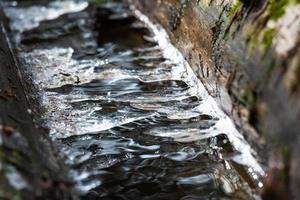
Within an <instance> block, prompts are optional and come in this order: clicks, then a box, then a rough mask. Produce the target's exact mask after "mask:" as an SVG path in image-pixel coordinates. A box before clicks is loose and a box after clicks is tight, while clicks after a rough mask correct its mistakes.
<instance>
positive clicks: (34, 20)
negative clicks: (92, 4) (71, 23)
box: [4, 0, 88, 33]
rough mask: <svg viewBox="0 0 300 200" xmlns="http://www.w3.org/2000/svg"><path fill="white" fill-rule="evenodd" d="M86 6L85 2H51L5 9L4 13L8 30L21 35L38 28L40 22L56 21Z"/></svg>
mask: <svg viewBox="0 0 300 200" xmlns="http://www.w3.org/2000/svg"><path fill="white" fill-rule="evenodd" d="M87 6H88V3H87V2H86V1H69V0H68V1H52V2H51V3H49V4H48V5H47V6H30V7H27V8H20V7H6V8H5V9H4V12H5V14H6V16H7V17H8V18H9V19H10V28H11V29H12V30H14V31H18V32H21V33H22V32H24V31H28V30H31V29H33V28H36V27H38V26H39V25H40V23H41V22H42V21H45V20H52V19H56V18H58V17H59V16H61V15H63V14H66V13H72V12H78V11H81V10H83V9H85V8H86V7H87Z"/></svg>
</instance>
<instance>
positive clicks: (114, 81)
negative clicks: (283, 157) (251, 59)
mask: <svg viewBox="0 0 300 200" xmlns="http://www.w3.org/2000/svg"><path fill="white" fill-rule="evenodd" d="M33 2H34V1H33ZM33 2H31V3H30V2H29V3H28V2H27V5H26V7H22V5H18V4H7V5H6V6H8V7H9V8H7V9H6V10H7V13H6V14H7V16H8V17H9V18H10V19H11V26H12V29H13V30H16V31H18V33H17V34H18V35H19V38H18V41H17V42H19V43H18V46H19V48H20V49H21V50H20V59H21V60H22V61H23V62H24V63H25V66H26V67H27V70H28V73H30V75H31V78H32V80H33V83H34V84H35V86H36V87H37V88H38V89H39V91H40V94H39V95H40V97H41V106H42V107H43V108H44V110H45V112H44V113H43V119H44V121H45V125H46V126H47V127H49V128H50V135H51V137H52V139H53V142H54V144H56V145H57V147H58V149H59V152H60V155H61V156H62V157H63V158H64V160H65V162H66V164H68V165H69V166H70V168H71V170H70V174H69V175H70V177H71V178H72V179H73V180H74V181H75V182H76V188H77V189H78V190H79V191H81V192H82V195H83V196H85V198H89V199H211V198H213V199H230V198H232V197H236V198H240V199H249V198H250V196H249V195H252V192H253V190H252V189H254V188H257V187H258V184H259V187H261V184H262V183H260V181H259V178H258V177H260V176H263V175H264V172H263V170H262V169H261V167H260V166H259V164H258V163H257V161H256V160H255V159H254V157H253V156H252V153H253V151H252V150H251V148H250V146H249V145H248V144H247V143H246V142H245V141H244V139H243V137H242V136H241V135H240V134H239V133H238V132H237V130H236V128H235V127H234V124H233V123H232V121H231V120H230V119H229V118H228V117H227V116H226V115H225V114H224V113H223V112H222V111H221V110H220V109H219V108H218V106H217V104H216V103H215V101H214V100H213V99H212V97H210V96H209V95H208V93H207V92H206V90H205V89H204V87H203V85H202V84H201V82H200V81H199V80H198V79H197V77H196V76H195V75H194V73H193V71H192V70H191V68H190V66H189V65H188V63H187V62H186V61H185V59H184V58H183V56H182V55H181V53H180V52H179V51H178V50H177V49H176V48H175V47H174V46H173V45H172V44H171V43H170V42H169V40H168V36H167V35H166V33H165V31H164V30H163V29H162V28H161V27H160V26H158V25H155V24H153V23H152V22H151V21H150V20H149V19H148V18H147V17H146V16H144V15H142V14H141V13H140V12H139V11H137V10H135V9H134V8H131V9H129V8H126V7H125V6H124V5H122V4H120V3H109V4H105V5H102V6H101V7H99V8H94V7H93V6H91V5H90V6H87V3H86V2H85V1H76V2H73V1H63V2H58V1H52V2H51V3H49V4H45V5H43V6H41V5H39V6H36V5H34V3H33ZM30 4H31V5H32V6H30ZM28 5H29V6H28ZM53 9H54V10H55V12H54V10H53ZM53 12H54V13H55V14H53ZM16 13H19V14H21V15H22V16H24V17H25V18H26V20H25V21H22V23H23V24H22V26H21V25H19V24H18V23H21V22H20V21H19V22H18V20H19V17H18V16H16ZM35 15H36V16H37V18H34V16H35ZM31 19H33V20H31ZM241 173H243V174H244V175H243V176H240V174H241Z"/></svg>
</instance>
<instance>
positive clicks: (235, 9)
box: [227, 0, 243, 17]
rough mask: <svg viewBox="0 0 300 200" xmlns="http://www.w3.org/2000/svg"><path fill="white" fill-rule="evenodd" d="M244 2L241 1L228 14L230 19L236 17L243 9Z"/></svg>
mask: <svg viewBox="0 0 300 200" xmlns="http://www.w3.org/2000/svg"><path fill="white" fill-rule="evenodd" d="M242 5H243V4H242V2H241V1H239V0H238V1H237V2H236V3H235V4H234V5H233V6H232V7H231V9H230V11H229V12H228V14H227V15H228V17H232V16H233V15H235V13H237V12H238V11H239V10H240V8H241V7H242Z"/></svg>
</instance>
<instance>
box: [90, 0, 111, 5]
mask: <svg viewBox="0 0 300 200" xmlns="http://www.w3.org/2000/svg"><path fill="white" fill-rule="evenodd" d="M89 1H90V2H91V3H93V4H96V5H101V4H103V3H105V2H107V0H89Z"/></svg>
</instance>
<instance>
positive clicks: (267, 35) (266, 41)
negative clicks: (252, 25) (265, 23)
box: [262, 28, 277, 52]
mask: <svg viewBox="0 0 300 200" xmlns="http://www.w3.org/2000/svg"><path fill="white" fill-rule="evenodd" d="M276 33H277V31H276V29H275V28H266V29H265V30H263V32H262V43H263V48H264V49H263V52H267V51H268V50H269V49H270V48H271V47H272V44H273V38H274V37H275V35H276Z"/></svg>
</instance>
